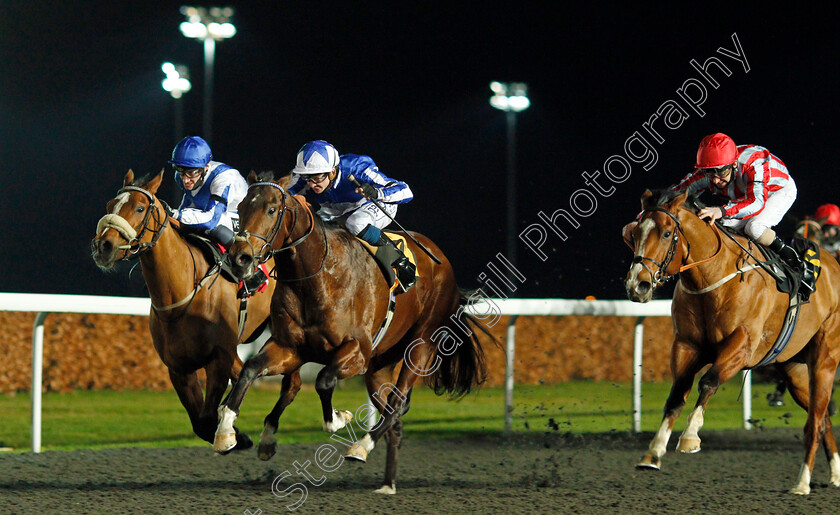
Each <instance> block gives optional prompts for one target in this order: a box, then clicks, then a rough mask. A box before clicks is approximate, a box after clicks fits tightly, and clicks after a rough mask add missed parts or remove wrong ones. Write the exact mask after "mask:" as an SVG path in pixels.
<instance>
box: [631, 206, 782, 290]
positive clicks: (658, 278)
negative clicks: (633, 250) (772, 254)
mask: <svg viewBox="0 0 840 515" xmlns="http://www.w3.org/2000/svg"><path fill="white" fill-rule="evenodd" d="M654 211H659V212H662V213H665V214H666V215H668V216H669V217H670V218H671V219H672V220H673V221H674V223H675V224H676V227H677V230H676V231H674V233H673V236H672V238H671V242H670V244H669V247H668V252H667V253H666V255H665V259H664V260H663V261H662V263H659V262H658V261H656V260H655V259H651V258H649V257H646V256H636V257H635V258H634V259H633V263H639V264H641V265H642V267H643V268H644V269H645V270H647V272H648V273H649V274H650V276H651V279H652V280H653V281H654V287H657V286H659V285H661V284H662V283H664V282H666V281H668V280H669V279H672V278H673V277H675V276H677V275H679V274H680V273H682V272H685V271H686V270H689V269H691V268H694V267H696V266H699V265H702V264H703V263H707V262H709V261H711V260H712V259H714V258H715V257H716V256H717V255H718V254H720V251H721V249H722V248H723V241H722V240H721V237H720V230H719V229H718V227H717V225H716V224H714V223H713V224H711V227H712V231H713V232H714V233H715V236H716V237H717V250H715V252H714V254H712V255H711V256H709V257H707V258H705V259H701V260H699V261H695V262H693V263H685V261H687V260H688V256H689V255H690V253H691V243H690V242H689V241H688V239H687V238H686V240H685V241H686V246H687V248H688V250H687V251H686V257H685V258H684V260H683V265H682V266H680V269H679V271H678V272H677V273H676V274H673V275H668V271H667V269H668V267H669V266H670V264H671V261H672V260H673V258H674V255H676V249H677V243H678V241H679V234H682V235H683V236H685V233H684V232H683V230H682V224H680V220H679V218H678V217H677V215H675V214H674V213H672V212H671V211H668V210H667V209H664V208H661V207H655V208H652V209H646V210H644V211H643V212H642V214H643V215H644V213H646V212H654ZM724 232H725V231H724ZM726 235H727V237H729V238H730V239H732V240H733V241H734V242H735V243H736V244H737V245H738V246H739V247H741V249H743V250H744V251H745V252H746V253H747V255H749V256H750V257H752V258H753V259H755V260H756V264H753V265H750V266H748V267H745V268H738V270H736V271H735V272H733V273H731V274H729V275H727V276H725V277H724V278H723V279H721V280H719V281H717V282H715V283H713V284H711V285H709V286H707V287H705V288H702V289H700V290H689V289H687V288H685V286H683V284H682V282H680V288H681V289H682V290H683V291H684V292H686V293H689V294H694V295H698V294H701V293H707V292H710V291H712V290H714V289H716V288H718V287H719V286H721V285H723V284H725V283H727V282H729V281H730V280H731V279H732V278H734V277H735V276H737V275H738V274H744V273H745V272H749V271H750V270H754V269H756V268H759V267H761V268H763V269H765V270H767V268H766V266H765V265H764V264H763V263H761V261H760V260H758V259H756V257H755V256H754V255H753V254H752V253H751V252H750V251H749V250H747V249H745V248H744V247H743V245H741V244H740V242H738V241H737V240H736V239H735V238H733V237H732V236H731V235H730V234H729V233H726ZM645 260H647V261H650V262H651V263H653V264H654V265H656V266H658V267H659V270H657V271H656V272H654V271H652V270H651V269H650V267H648V266H647V264H646V263H645V262H644V261H645ZM771 275H772V274H771Z"/></svg>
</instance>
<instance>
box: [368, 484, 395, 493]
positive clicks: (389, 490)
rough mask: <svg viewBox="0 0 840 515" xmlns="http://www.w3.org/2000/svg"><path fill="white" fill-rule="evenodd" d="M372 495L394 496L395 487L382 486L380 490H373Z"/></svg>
mask: <svg viewBox="0 0 840 515" xmlns="http://www.w3.org/2000/svg"><path fill="white" fill-rule="evenodd" d="M373 493H375V494H384V495H394V494H395V493H397V487H396V485H393V484H391V485H382V487H381V488H379V489H377V490H374V491H373Z"/></svg>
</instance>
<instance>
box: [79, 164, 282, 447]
mask: <svg viewBox="0 0 840 515" xmlns="http://www.w3.org/2000/svg"><path fill="white" fill-rule="evenodd" d="M162 178H163V171H161V172H160V174H158V175H157V176H155V177H152V178H151V179H148V178H142V179H140V180H135V179H134V172H132V171H131V170H129V171H128V173H127V174H126V175H125V179H124V181H123V187H122V188H121V189H120V190H119V191H118V192H117V195H116V197H114V198H113V199H112V200H111V201H110V202H108V204H107V207H106V211H107V214H106V215H105V216H103V217H102V219H101V220H100V221H99V225H98V227H97V230H96V237H95V238H93V241H92V242H91V252H92V255H93V260H94V261H95V262H96V264H97V265H98V266H99V267H100V268H101V269H103V270H110V269H112V268H113V267H114V265H115V264H116V262H117V261H120V260H127V259H132V258H138V259H139V260H140V265H141V267H142V270H143V278H144V279H145V281H146V286H147V288H148V290H149V297H150V298H151V301H152V308H151V312H150V313H149V327H150V329H151V334H152V342H153V343H154V346H155V350H157V353H158V355H159V356H160V359H161V360H162V361H163V363H164V364H165V365H166V367H167V368H168V369H169V378H170V380H171V381H172V386H174V387H175V391H176V392H177V394H178V398H179V399H180V400H181V404H183V405H184V408H186V410H187V414H188V415H189V417H190V422H191V423H192V428H193V431H194V432H195V434H196V435H198V436H199V437H200V438H202V439H203V440H206V441H208V442H213V438H214V434H215V431H216V426H217V424H218V419H217V417H218V406H219V403H220V401H221V399H222V397H223V395H224V393H225V390H226V389H227V387H228V381H229V380H230V379H235V377H236V375H237V374H238V371H239V368H240V367H241V366H242V362H241V361H240V360H239V357H238V356H237V354H236V347H237V345H238V344H239V343H240V342H239V341H237V340H238V334H239V331H240V328H239V327H238V326H239V315H240V313H239V307H240V302H239V299H237V298H236V293H237V287H238V286H237V284H234V283H233V282H230V281H228V280H226V279H224V278H221V277H219V271H218V270H216V271H215V272H214V273H212V274H210V275H208V270H210V268H211V267H212V266H213V265H214V263H212V262H209V261H208V260H207V259H206V258H205V256H204V254H203V253H202V252H201V250H200V249H198V248H197V247H195V246H194V245H193V244H191V243H188V242H187V241H186V240H185V239H184V238H182V237H181V235H180V234H179V233H178V232H177V231H175V230H173V229H172V227H171V226H174V225H176V224H178V222H177V221H176V220H173V219H172V218H170V217H169V216H168V214H167V211H166V209H164V207H163V205H162V203H161V201H159V200H158V199H157V197H155V194H156V193H157V190H158V188H159V187H160V183H161V179H162ZM273 291H274V281H273V280H271V281H270V282H269V285H268V289H267V290H266V291H265V292H264V293H258V294H256V295H254V296H252V297H251V298H250V299H249V300H248V301H247V317H246V320H245V327H244V328H242V335H243V336H245V337H246V338H244V339H243V342H244V341H248V340H252V339H254V338H255V337H256V336H258V335H259V334H260V332H261V331H262V329H263V328H264V327H265V324H266V323H267V320H268V315H269V305H270V300H271V293H272V292H273ZM200 368H203V369H204V370H205V372H206V376H207V382H206V396H204V395H203V394H202V388H201V385H200V383H199V379H198V376H197V374H196V371H197V370H198V369H200ZM252 445H253V444H252V442H251V440H250V438H248V436H247V435H245V434H244V433H239V432H238V431H237V434H236V441H235V447H236V449H237V450H240V449H247V448H249V447H251V446H252Z"/></svg>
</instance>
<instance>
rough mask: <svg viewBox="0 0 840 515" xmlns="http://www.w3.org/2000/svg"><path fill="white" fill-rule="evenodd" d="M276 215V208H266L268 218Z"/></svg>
mask: <svg viewBox="0 0 840 515" xmlns="http://www.w3.org/2000/svg"><path fill="white" fill-rule="evenodd" d="M276 213H277V208H276V207H274V206H271V207H270V208H268V215H269V216H274V215H275V214H276Z"/></svg>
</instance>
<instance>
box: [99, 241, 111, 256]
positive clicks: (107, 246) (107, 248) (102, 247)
mask: <svg viewBox="0 0 840 515" xmlns="http://www.w3.org/2000/svg"><path fill="white" fill-rule="evenodd" d="M113 249H114V244H113V243H111V242H110V241H108V240H99V253H100V254H110V253H111V251H112V250H113Z"/></svg>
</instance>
